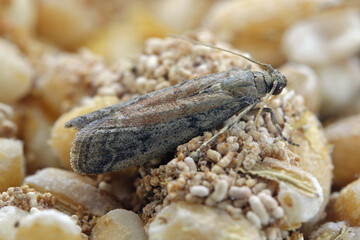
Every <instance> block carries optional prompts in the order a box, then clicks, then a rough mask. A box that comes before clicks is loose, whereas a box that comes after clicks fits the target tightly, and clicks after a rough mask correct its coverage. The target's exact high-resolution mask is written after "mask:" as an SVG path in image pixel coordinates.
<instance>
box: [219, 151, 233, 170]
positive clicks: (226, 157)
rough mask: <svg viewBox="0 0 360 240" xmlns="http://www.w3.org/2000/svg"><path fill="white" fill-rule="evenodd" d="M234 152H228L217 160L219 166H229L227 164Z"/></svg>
mask: <svg viewBox="0 0 360 240" xmlns="http://www.w3.org/2000/svg"><path fill="white" fill-rule="evenodd" d="M233 156H234V154H233V153H228V154H226V156H225V157H223V158H221V160H220V161H219V163H218V164H219V166H220V167H223V168H226V167H227V166H229V164H230V163H231V162H232V159H233Z"/></svg>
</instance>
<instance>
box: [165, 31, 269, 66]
mask: <svg viewBox="0 0 360 240" xmlns="http://www.w3.org/2000/svg"><path fill="white" fill-rule="evenodd" d="M168 36H169V37H173V38H179V39H182V40H185V41H189V42H192V43H193V44H196V45H201V46H205V47H209V48H213V49H217V50H220V51H224V52H227V53H231V54H234V55H236V56H239V57H242V58H244V59H246V60H248V61H250V62H253V63H256V64H259V65H262V66H265V67H267V68H268V69H270V70H274V68H273V67H272V66H271V65H270V64H267V63H262V62H259V61H256V60H254V59H252V58H249V57H246V56H245V55H242V54H240V53H236V52H233V51H230V50H227V49H225V48H221V47H216V46H213V45H210V44H206V43H202V42H199V41H196V40H194V39H191V38H188V37H185V36H182V35H176V34H168Z"/></svg>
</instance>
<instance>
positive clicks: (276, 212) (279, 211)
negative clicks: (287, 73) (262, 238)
mask: <svg viewBox="0 0 360 240" xmlns="http://www.w3.org/2000/svg"><path fill="white" fill-rule="evenodd" d="M271 215H272V216H274V218H276V219H278V218H282V217H283V216H284V209H283V208H282V207H276V208H274V210H273V211H271Z"/></svg>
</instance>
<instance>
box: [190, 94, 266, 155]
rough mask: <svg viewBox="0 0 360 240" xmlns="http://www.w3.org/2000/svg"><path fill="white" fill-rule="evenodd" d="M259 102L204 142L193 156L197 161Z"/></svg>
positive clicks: (247, 108)
mask: <svg viewBox="0 0 360 240" xmlns="http://www.w3.org/2000/svg"><path fill="white" fill-rule="evenodd" d="M258 102H259V101H255V102H254V103H252V104H250V105H249V106H247V107H246V108H244V109H243V110H242V111H241V112H240V113H239V114H238V115H237V116H236V118H235V119H234V120H232V121H231V122H229V123H227V124H226V125H225V126H224V127H223V128H222V129H220V131H219V132H217V133H216V134H215V135H214V136H212V137H211V138H210V139H209V140H207V141H206V142H204V143H203V144H202V145H201V146H200V147H199V148H198V149H197V150H196V152H195V154H194V155H193V156H192V157H193V158H195V159H198V158H199V156H200V152H201V151H202V150H203V149H204V148H205V147H206V146H208V145H209V144H211V143H212V142H214V141H216V139H218V137H219V136H220V135H221V134H223V133H224V132H226V131H227V130H228V129H229V128H231V127H232V126H233V125H234V124H235V123H237V122H238V121H239V120H240V119H241V118H242V117H244V116H245V114H247V113H248V112H249V111H250V110H251V109H253V108H254V107H255V106H256V104H257V103H258Z"/></svg>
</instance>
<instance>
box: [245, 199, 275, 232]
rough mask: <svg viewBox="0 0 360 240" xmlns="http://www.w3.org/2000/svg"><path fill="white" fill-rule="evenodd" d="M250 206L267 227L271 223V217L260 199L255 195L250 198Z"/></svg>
mask: <svg viewBox="0 0 360 240" xmlns="http://www.w3.org/2000/svg"><path fill="white" fill-rule="evenodd" d="M249 204H250V207H251V209H252V210H253V211H254V213H256V215H257V216H258V217H259V218H260V220H261V223H262V224H264V225H267V224H268V223H269V220H270V217H269V214H268V212H267V211H266V208H265V206H264V205H263V204H262V202H261V200H260V198H259V197H257V196H255V195H253V196H251V197H250V198H249Z"/></svg>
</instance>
